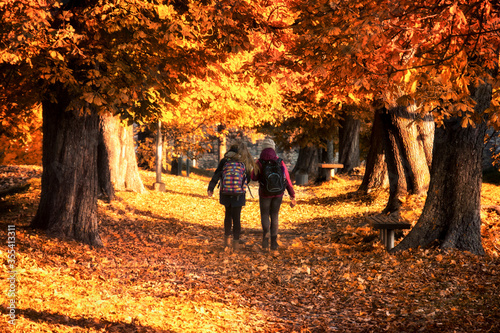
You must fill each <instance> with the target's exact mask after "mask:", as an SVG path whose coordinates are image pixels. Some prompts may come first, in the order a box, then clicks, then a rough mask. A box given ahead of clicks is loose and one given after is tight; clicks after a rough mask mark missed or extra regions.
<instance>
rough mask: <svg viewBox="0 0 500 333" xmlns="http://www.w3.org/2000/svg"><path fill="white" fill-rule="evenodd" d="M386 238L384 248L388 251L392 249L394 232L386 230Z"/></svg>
mask: <svg viewBox="0 0 500 333" xmlns="http://www.w3.org/2000/svg"><path fill="white" fill-rule="evenodd" d="M386 237H387V238H386V239H385V247H386V248H387V250H390V249H392V248H393V247H394V230H393V229H390V230H387V236H386Z"/></svg>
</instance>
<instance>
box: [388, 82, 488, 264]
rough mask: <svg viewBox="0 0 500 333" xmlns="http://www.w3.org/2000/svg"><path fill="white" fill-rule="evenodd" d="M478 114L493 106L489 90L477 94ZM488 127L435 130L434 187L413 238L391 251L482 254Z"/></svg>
mask: <svg viewBox="0 0 500 333" xmlns="http://www.w3.org/2000/svg"><path fill="white" fill-rule="evenodd" d="M475 100H476V101H477V104H476V107H475V111H476V113H482V112H483V111H484V110H485V109H486V108H487V107H488V106H489V103H490V100H491V87H489V86H481V87H480V88H479V89H477V90H476V92H475ZM485 133H486V125H485V123H481V124H476V125H475V127H471V126H468V127H466V128H462V126H461V123H460V119H451V120H447V121H445V123H444V126H441V127H440V128H437V129H436V134H435V136H436V137H435V140H434V150H433V160H432V168H431V181H430V184H429V191H428V195H427V199H426V202H425V205H424V209H423V211H422V215H421V216H420V219H419V220H418V222H417V224H416V225H415V227H414V228H413V229H412V230H411V231H410V233H409V234H408V235H407V236H406V237H405V238H404V239H403V240H402V241H401V242H400V243H399V244H398V245H397V246H396V247H395V248H394V249H393V251H400V250H405V249H409V248H417V247H419V246H421V247H424V248H426V247H430V246H433V245H439V246H440V247H441V248H456V249H459V250H463V251H470V252H472V253H475V254H484V249H483V246H482V243H481V214H480V210H481V184H482V172H481V171H482V170H481V160H482V151H483V146H484V136H485Z"/></svg>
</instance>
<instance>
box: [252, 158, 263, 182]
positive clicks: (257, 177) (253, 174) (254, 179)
mask: <svg viewBox="0 0 500 333" xmlns="http://www.w3.org/2000/svg"><path fill="white" fill-rule="evenodd" d="M255 164H256V165H257V168H258V170H255V169H254V170H252V172H251V174H250V178H251V179H252V180H253V181H258V180H259V176H260V170H261V169H262V165H261V164H260V160H257V162H255ZM255 171H257V172H255Z"/></svg>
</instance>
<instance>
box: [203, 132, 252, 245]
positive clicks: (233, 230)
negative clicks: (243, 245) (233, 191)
mask: <svg viewBox="0 0 500 333" xmlns="http://www.w3.org/2000/svg"><path fill="white" fill-rule="evenodd" d="M228 161H237V162H242V163H243V164H244V165H245V172H246V180H245V184H244V185H245V186H246V185H247V184H248V183H249V182H250V180H251V177H250V174H251V172H252V171H253V169H254V168H255V161H254V159H253V157H252V155H251V154H250V153H249V151H248V148H247V146H246V144H245V143H244V142H241V143H237V144H233V145H231V147H230V149H229V151H228V152H227V153H226V154H225V155H224V158H223V159H222V160H220V162H219V165H218V166H217V169H216V170H215V172H214V175H213V176H212V179H211V180H210V183H209V184H208V190H207V193H208V196H209V197H212V196H213V194H214V189H215V187H216V186H217V184H218V183H219V181H220V180H221V179H222V171H223V169H224V165H225V164H226V162H228ZM220 190H221V191H220V195H219V202H220V203H221V205H223V206H224V207H225V216H224V247H228V246H229V243H230V238H231V236H233V242H232V246H233V250H235V251H237V250H238V248H239V243H240V233H241V209H242V208H243V206H245V203H246V198H245V194H246V193H243V194H239V195H228V194H225V193H222V186H220Z"/></svg>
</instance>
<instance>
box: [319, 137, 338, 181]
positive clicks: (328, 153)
mask: <svg viewBox="0 0 500 333" xmlns="http://www.w3.org/2000/svg"><path fill="white" fill-rule="evenodd" d="M325 144H326V148H320V149H319V151H318V156H319V159H320V160H319V162H321V163H334V162H335V161H334V158H335V154H334V153H333V150H334V148H335V147H334V143H333V140H325ZM330 172H331V170H330V169H323V168H318V179H317V181H326V180H329V179H330Z"/></svg>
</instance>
